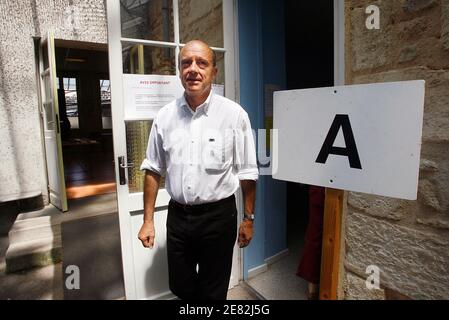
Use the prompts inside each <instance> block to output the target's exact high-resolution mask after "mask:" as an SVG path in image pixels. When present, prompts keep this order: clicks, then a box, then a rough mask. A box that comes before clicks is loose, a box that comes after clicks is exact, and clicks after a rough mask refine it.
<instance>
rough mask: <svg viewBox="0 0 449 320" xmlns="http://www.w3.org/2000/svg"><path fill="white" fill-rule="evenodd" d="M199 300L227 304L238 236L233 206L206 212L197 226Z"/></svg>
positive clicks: (229, 204) (235, 212)
mask: <svg viewBox="0 0 449 320" xmlns="http://www.w3.org/2000/svg"><path fill="white" fill-rule="evenodd" d="M198 227H199V229H198V230H197V231H198V233H201V239H200V240H199V241H198V242H197V245H198V252H199V271H198V272H199V274H198V277H199V297H200V299H202V300H226V297H227V293H228V286H229V279H230V277H231V269H232V253H233V249H234V245H235V242H236V236H237V209H236V206H235V202H232V203H228V204H225V205H223V206H220V207H217V208H214V209H213V210H211V211H210V212H207V217H204V219H203V221H202V222H201V225H198Z"/></svg>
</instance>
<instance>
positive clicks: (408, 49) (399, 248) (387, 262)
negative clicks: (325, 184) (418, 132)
mask: <svg viewBox="0 0 449 320" xmlns="http://www.w3.org/2000/svg"><path fill="white" fill-rule="evenodd" d="M345 4H346V13H345V16H346V39H347V42H346V64H347V65H346V82H347V83H348V84H360V83H371V82H387V81H399V80H412V79H424V80H426V101H425V114H424V128H423V145H422V153H421V171H420V179H419V192H418V200H417V201H403V200H394V199H389V198H384V197H376V196H367V195H362V194H357V193H350V194H349V197H348V212H347V219H346V232H345V240H346V246H345V249H346V259H345V271H346V273H345V275H344V292H345V294H346V298H347V299H355V298H367V299H384V298H385V294H384V290H374V291H369V290H367V289H366V287H365V279H366V277H367V275H366V274H365V270H366V267H367V266H369V265H377V266H378V267H379V268H380V269H381V278H380V280H381V286H382V287H383V288H389V289H392V290H394V291H396V292H398V293H401V294H403V295H406V296H408V297H410V298H414V299H423V298H425V299H428V298H440V299H441V298H442V299H449V0H394V1H391V0H378V1H374V0H370V1H369V0H368V1H367V0H363V1H361V0H346V1H345ZM370 4H375V5H377V6H378V7H379V8H380V12H381V28H380V30H368V29H367V28H366V27H365V19H366V18H367V15H366V14H365V8H366V7H367V6H368V5H370ZM403 121H407V115H406V114H405V115H404V118H403Z"/></svg>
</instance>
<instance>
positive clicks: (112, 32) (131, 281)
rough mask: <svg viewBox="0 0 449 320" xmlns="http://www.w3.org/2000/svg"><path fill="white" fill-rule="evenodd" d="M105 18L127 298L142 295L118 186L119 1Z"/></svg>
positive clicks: (124, 191)
mask: <svg viewBox="0 0 449 320" xmlns="http://www.w3.org/2000/svg"><path fill="white" fill-rule="evenodd" d="M106 6H107V7H106V9H107V10H106V11H107V19H108V50H109V76H110V80H111V111H112V128H113V130H112V133H113V142H114V160H115V161H114V162H115V175H116V184H117V206H118V212H119V223H120V240H121V249H122V265H123V278H124V283H125V295H126V298H127V299H128V300H133V299H138V298H142V297H139V296H138V295H137V287H136V281H135V273H136V271H135V265H134V255H133V243H134V242H133V239H135V238H137V235H136V234H132V228H131V226H132V225H131V223H132V221H131V216H130V212H129V208H128V198H129V189H128V185H124V186H121V185H120V181H119V172H118V157H119V156H125V155H126V134H125V132H126V130H125V121H124V116H125V115H124V108H123V84H122V72H123V69H122V66H123V61H122V46H121V42H120V37H121V27H120V25H121V21H120V0H108V1H106Z"/></svg>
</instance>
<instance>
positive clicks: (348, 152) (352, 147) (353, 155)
mask: <svg viewBox="0 0 449 320" xmlns="http://www.w3.org/2000/svg"><path fill="white" fill-rule="evenodd" d="M340 128H341V129H342V130H343V136H344V138H345V144H346V147H345V148H340V147H334V143H335V140H336V139H337V135H338V132H339V131H340ZM330 154H334V155H337V156H345V157H348V158H349V165H350V166H351V168H353V169H360V170H361V169H362V164H361V163H360V157H359V153H358V151H357V145H356V144H355V139H354V133H353V132H352V127H351V122H350V121H349V116H348V115H346V114H337V116H336V117H335V120H334V122H333V123H332V126H331V129H330V130H329V133H328V134H327V137H326V140H325V141H324V144H323V146H322V147H321V151H320V154H319V155H318V158H317V159H316V162H317V163H322V164H325V163H326V162H327V158H328V157H329V155H330Z"/></svg>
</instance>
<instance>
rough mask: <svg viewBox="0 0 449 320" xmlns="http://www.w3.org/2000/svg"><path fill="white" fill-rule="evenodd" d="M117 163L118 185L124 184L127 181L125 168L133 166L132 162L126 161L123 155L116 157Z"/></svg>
mask: <svg viewBox="0 0 449 320" xmlns="http://www.w3.org/2000/svg"><path fill="white" fill-rule="evenodd" d="M118 164H119V165H118V174H119V179H120V185H121V186H124V185H125V184H126V183H127V181H126V174H125V169H127V168H133V167H134V163H126V160H125V157H118Z"/></svg>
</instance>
